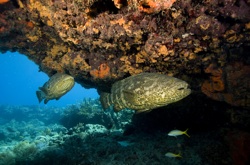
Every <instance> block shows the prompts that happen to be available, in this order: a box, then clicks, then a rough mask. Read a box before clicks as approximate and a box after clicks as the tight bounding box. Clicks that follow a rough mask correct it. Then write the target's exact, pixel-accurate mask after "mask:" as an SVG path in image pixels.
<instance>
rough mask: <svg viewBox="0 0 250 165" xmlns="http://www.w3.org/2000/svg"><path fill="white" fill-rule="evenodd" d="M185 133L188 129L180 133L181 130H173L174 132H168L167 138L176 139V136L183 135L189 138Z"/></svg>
mask: <svg viewBox="0 0 250 165" xmlns="http://www.w3.org/2000/svg"><path fill="white" fill-rule="evenodd" d="M187 131H188V129H186V130H185V131H181V130H177V129H175V130H172V131H170V132H169V133H168V136H174V137H176V136H180V135H183V134H184V135H186V136H187V137H189V138H190V136H189V135H188V134H187Z"/></svg>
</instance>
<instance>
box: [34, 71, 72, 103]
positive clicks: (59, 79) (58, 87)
mask: <svg viewBox="0 0 250 165" xmlns="http://www.w3.org/2000/svg"><path fill="white" fill-rule="evenodd" d="M74 84H75V81H74V78H73V77H72V76H70V75H67V74H64V73H56V74H54V75H53V76H52V77H51V78H50V79H49V81H47V82H46V83H45V84H44V85H43V86H42V87H39V90H38V91H36V96H37V98H38V100H39V103H40V102H41V101H42V100H43V99H44V104H47V103H48V101H49V100H53V99H56V100H59V99H60V98H61V97H62V96H63V95H65V94H66V93H67V92H68V91H70V90H71V89H72V88H73V86H74Z"/></svg>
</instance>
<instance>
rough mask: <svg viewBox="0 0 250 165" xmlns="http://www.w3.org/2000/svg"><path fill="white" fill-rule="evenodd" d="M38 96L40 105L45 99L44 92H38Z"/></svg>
mask: <svg viewBox="0 0 250 165" xmlns="http://www.w3.org/2000/svg"><path fill="white" fill-rule="evenodd" d="M36 96H37V98H38V101H39V103H41V101H42V100H43V99H44V94H43V92H42V91H36Z"/></svg>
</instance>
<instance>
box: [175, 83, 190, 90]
mask: <svg viewBox="0 0 250 165" xmlns="http://www.w3.org/2000/svg"><path fill="white" fill-rule="evenodd" d="M186 89H189V90H190V86H189V85H188V84H182V85H181V87H179V88H178V89H177V90H179V91H181V90H186Z"/></svg>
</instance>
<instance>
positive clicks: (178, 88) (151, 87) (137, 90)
mask: <svg viewBox="0 0 250 165" xmlns="http://www.w3.org/2000/svg"><path fill="white" fill-rule="evenodd" d="M190 93H191V90H190V89H189V88H188V84H187V83H186V82H185V81H183V80H180V79H178V78H175V77H171V76H166V75H163V74H159V73H140V74H138V75H134V76H130V77H128V78H125V79H123V80H120V81H117V82H115V83H114V84H113V85H112V87H111V93H105V92H103V93H101V97H100V100H101V103H102V106H103V108H104V109H107V108H109V107H110V106H111V105H113V109H114V110H115V111H116V112H118V111H120V110H122V109H125V108H129V109H133V110H135V111H137V112H138V113H140V112H145V111H150V110H152V109H155V108H158V107H162V106H166V105H168V104H170V103H173V102H177V101H179V100H181V99H183V98H185V97H186V96H188V95H189V94H190Z"/></svg>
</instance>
